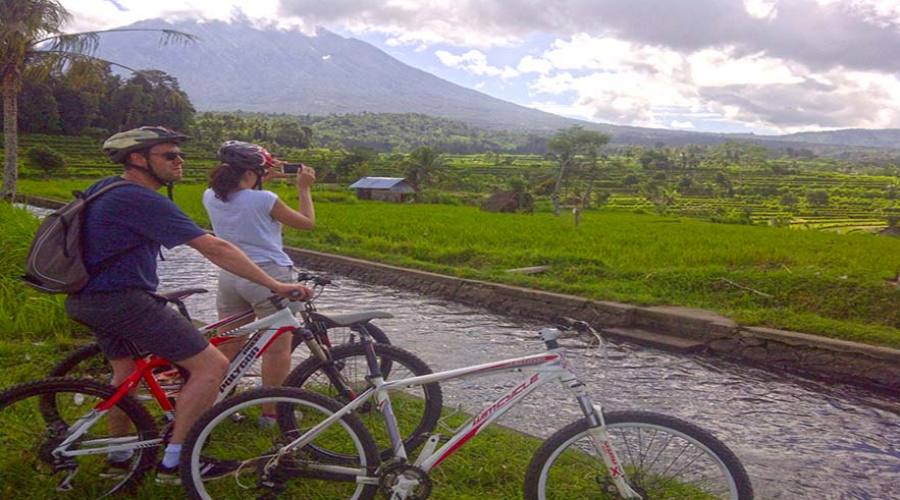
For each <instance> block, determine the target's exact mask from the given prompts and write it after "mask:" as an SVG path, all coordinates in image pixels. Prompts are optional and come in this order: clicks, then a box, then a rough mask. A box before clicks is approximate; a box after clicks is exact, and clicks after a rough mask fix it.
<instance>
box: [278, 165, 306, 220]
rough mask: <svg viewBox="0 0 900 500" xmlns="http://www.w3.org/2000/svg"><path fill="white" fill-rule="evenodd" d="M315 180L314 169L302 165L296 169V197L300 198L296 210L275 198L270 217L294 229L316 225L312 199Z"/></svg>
mask: <svg viewBox="0 0 900 500" xmlns="http://www.w3.org/2000/svg"><path fill="white" fill-rule="evenodd" d="M315 181H316V171H315V170H313V169H312V167H308V166H306V165H303V166H302V167H301V168H299V169H297V198H299V200H300V204H299V207H298V210H294V209H292V208H291V207H289V206H287V204H286V203H284V202H283V201H281V200H280V199H279V200H275V205H274V206H272V212H271V215H272V218H273V219H275V220H277V221H278V222H280V223H282V224H284V225H286V226H290V227H293V228H295V229H307V230H308V229H312V228H314V227H316V209H315V207H314V206H313V201H312V189H311V188H312V184H313V182H315Z"/></svg>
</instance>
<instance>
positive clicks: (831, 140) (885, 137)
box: [778, 128, 900, 149]
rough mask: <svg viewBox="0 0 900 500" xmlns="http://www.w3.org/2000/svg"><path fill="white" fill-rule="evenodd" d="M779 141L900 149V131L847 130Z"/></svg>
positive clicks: (798, 136) (792, 137)
mask: <svg viewBox="0 0 900 500" xmlns="http://www.w3.org/2000/svg"><path fill="white" fill-rule="evenodd" d="M778 140H779V141H782V142H783V141H789V142H806V143H814V144H830V145H834V146H860V147H866V148H891V149H897V148H900V129H896V128H894V129H882V130H870V129H861V128H849V129H843V130H832V131H829V132H802V133H799V134H789V135H781V136H778Z"/></svg>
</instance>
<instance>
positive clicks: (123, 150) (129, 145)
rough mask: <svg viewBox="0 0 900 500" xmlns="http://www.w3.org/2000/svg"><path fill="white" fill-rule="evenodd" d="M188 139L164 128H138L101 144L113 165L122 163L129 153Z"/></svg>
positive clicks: (121, 133) (179, 133) (119, 134)
mask: <svg viewBox="0 0 900 500" xmlns="http://www.w3.org/2000/svg"><path fill="white" fill-rule="evenodd" d="M188 139H190V137H188V136H186V135H184V134H182V133H181V132H176V131H174V130H172V129H168V128H166V127H158V126H157V127H138V128H133V129H131V130H126V131H125V132H119V133H118V134H115V135H113V136H111V137H110V138H109V139H107V140H106V141H105V142H104V143H103V152H104V153H106V154H107V155H109V159H110V160H112V161H113V163H124V162H125V159H126V158H128V154H129V153H133V152H135V151H141V150H144V149H149V148H151V147H153V146H155V145H157V144H163V143H169V142H174V143H176V144H177V143H179V142H182V141H186V140H188Z"/></svg>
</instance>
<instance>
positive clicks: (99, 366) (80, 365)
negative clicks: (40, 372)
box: [49, 342, 112, 384]
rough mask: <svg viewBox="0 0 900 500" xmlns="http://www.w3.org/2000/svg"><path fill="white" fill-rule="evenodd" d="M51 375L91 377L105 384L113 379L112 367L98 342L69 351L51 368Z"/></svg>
mask: <svg viewBox="0 0 900 500" xmlns="http://www.w3.org/2000/svg"><path fill="white" fill-rule="evenodd" d="M49 376H50V377H77V378H89V379H91V380H95V381H97V382H101V383H104V384H107V383H109V381H110V380H111V379H112V369H111V368H110V366H109V362H108V361H107V360H106V356H104V355H103V352H101V351H100V345H99V344H97V343H96V342H92V343H90V344H87V345H84V346H82V347H80V348H78V349H76V350H75V351H73V352H71V353H69V355H68V356H66V357H65V358H63V359H62V361H60V362H59V363H57V364H56V365H55V366H54V367H53V368H52V369H51V370H50V374H49Z"/></svg>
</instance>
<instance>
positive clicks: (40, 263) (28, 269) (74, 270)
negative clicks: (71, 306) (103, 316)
mask: <svg viewBox="0 0 900 500" xmlns="http://www.w3.org/2000/svg"><path fill="white" fill-rule="evenodd" d="M129 184H133V183H131V182H128V181H125V180H122V181H116V182H113V183H110V184H108V185H106V186H103V187H102V188H100V189H98V190H97V192H95V193H93V194H91V195H90V196H87V197H85V196H84V194H83V193H81V192H80V191H76V192H75V193H74V194H75V199H74V200H72V201H71V202H69V204H67V205H66V206H64V207H62V208H60V209H59V210H57V211H56V212H53V213H52V214H50V215H48V216H47V217H45V218H44V221H43V222H41V225H40V227H38V230H37V233H36V234H35V235H34V240H32V242H31V249H30V250H28V260H27V262H26V263H25V276H23V277H22V278H23V279H24V280H25V283H27V284H28V285H31V286H32V287H34V288H35V289H37V290H40V291H42V292H46V293H75V292H77V291H79V290H81V289H82V288H84V286H85V285H87V282H88V279H90V275H88V272H87V268H86V267H85V265H84V260H83V257H82V252H83V247H82V244H81V226H82V224H83V223H84V209H85V208H87V205H88V203H90V202H92V201H94V200H95V199H97V197H99V196H100V195H102V194H103V193H105V192H107V191H109V190H110V189H115V188H117V187H121V186H127V185H129Z"/></svg>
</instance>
